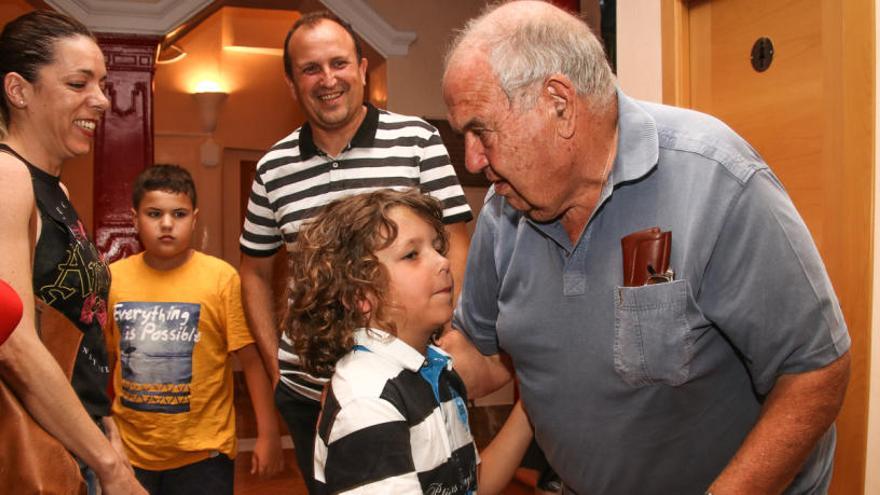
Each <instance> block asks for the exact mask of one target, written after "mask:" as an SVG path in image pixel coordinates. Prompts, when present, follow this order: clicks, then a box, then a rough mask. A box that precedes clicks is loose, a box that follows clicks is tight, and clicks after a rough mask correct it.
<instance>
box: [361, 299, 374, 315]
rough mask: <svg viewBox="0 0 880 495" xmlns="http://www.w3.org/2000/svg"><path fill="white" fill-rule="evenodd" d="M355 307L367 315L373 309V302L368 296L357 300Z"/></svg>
mask: <svg viewBox="0 0 880 495" xmlns="http://www.w3.org/2000/svg"><path fill="white" fill-rule="evenodd" d="M357 309H358V311H360V312H361V313H363V314H365V315H368V314H370V311H372V310H373V304H372V303H371V302H370V299H369V298H363V299H360V300H358V303H357Z"/></svg>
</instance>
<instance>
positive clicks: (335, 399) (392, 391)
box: [315, 329, 479, 495]
mask: <svg viewBox="0 0 880 495" xmlns="http://www.w3.org/2000/svg"><path fill="white" fill-rule="evenodd" d="M355 343H356V346H355V348H354V350H353V351H352V352H350V353H349V354H347V355H345V356H344V357H343V358H342V359H340V360H339V362H338V363H337V365H336V371H335V372H334V374H333V378H332V380H331V382H330V389H329V392H328V394H327V399H326V402H325V403H324V407H323V410H322V412H321V419H320V420H319V421H318V435H317V438H316V439H315V479H316V481H317V482H318V485H319V486H320V487H321V488H322V489H323V490H321V491H320V493H328V494H337V493H347V492H352V491H354V492H356V493H358V494H383V495H384V494H389V493H394V494H398V493H399V494H411V493H431V494H444V495H445V494H449V495H454V494H467V493H476V490H477V479H476V476H477V474H476V472H477V463H478V462H479V457H478V454H477V449H476V446H475V445H474V441H473V438H472V436H471V433H470V429H469V427H468V418H467V407H466V400H467V397H466V394H465V390H464V385H463V384H462V382H461V379H460V378H459V377H458V374H457V373H456V372H455V371H453V370H452V365H451V361H450V359H449V356H448V355H447V354H446V353H444V352H443V351H442V350H440V349H438V348H436V347H433V346H429V347H428V355H427V357H426V356H424V355H422V354H421V353H419V352H418V351H416V350H415V349H413V348H412V347H410V346H409V345H407V344H405V343H404V342H403V341H401V340H398V339H397V338H395V337H393V336H391V335H389V334H387V333H385V332H382V331H379V330H372V329H371V330H364V329H361V330H358V332H357V333H356V334H355Z"/></svg>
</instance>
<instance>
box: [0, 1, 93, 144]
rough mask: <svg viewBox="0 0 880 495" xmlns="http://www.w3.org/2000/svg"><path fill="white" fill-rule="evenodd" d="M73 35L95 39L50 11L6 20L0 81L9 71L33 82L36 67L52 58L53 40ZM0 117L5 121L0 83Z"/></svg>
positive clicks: (72, 21) (6, 113) (74, 22)
mask: <svg viewBox="0 0 880 495" xmlns="http://www.w3.org/2000/svg"><path fill="white" fill-rule="evenodd" d="M75 36H85V37H87V38H91V39H93V40H94V39H95V36H94V35H93V34H92V32H91V31H89V28H87V27H86V26H85V25H84V24H83V23H81V22H79V21H77V20H76V19H73V18H71V17H68V16H66V15H64V14H59V13H58V12H53V11H51V10H35V11H33V12H28V13H27V14H24V15H22V16H19V17H17V18H16V19H14V20H12V21H10V22H9V23H8V24H6V26H4V27H3V31H0V83H2V82H3V81H4V80H5V79H6V75H7V74H9V73H10V72H16V73H18V74H20V75H21V77H23V78H25V79H26V80H27V81H28V82H31V83H34V82H36V81H37V73H38V72H39V70H40V68H42V67H43V66H44V65H48V64H51V63H52V62H53V61H54V59H55V43H57V42H58V40H61V39H65V38H72V37H75ZM0 116H2V122H0V123H2V124H7V123H8V122H9V104H8V102H7V101H6V91H5V89H4V88H3V87H2V86H0ZM2 127H5V126H2Z"/></svg>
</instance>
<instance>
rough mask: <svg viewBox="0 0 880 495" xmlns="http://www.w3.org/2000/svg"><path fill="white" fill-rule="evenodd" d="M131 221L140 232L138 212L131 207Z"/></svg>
mask: <svg viewBox="0 0 880 495" xmlns="http://www.w3.org/2000/svg"><path fill="white" fill-rule="evenodd" d="M131 221H132V223H134V231H135V232H136V233H140V231H141V229H140V228H139V227H138V212H137V210H135V209H134V208H132V209H131Z"/></svg>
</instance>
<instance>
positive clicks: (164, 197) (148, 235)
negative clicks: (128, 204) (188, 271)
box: [134, 191, 199, 262]
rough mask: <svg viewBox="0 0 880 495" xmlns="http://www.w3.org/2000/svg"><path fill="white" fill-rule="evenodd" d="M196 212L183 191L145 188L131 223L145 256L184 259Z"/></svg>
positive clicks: (156, 258) (168, 259)
mask: <svg viewBox="0 0 880 495" xmlns="http://www.w3.org/2000/svg"><path fill="white" fill-rule="evenodd" d="M198 214H199V210H193V206H192V201H191V200H190V199H189V196H187V195H186V194H184V193H172V192H167V191H147V192H146V193H145V194H144V197H143V199H141V203H140V204H139V205H138V209H137V211H134V226H135V229H137V231H138V236H139V237H140V240H141V242H142V243H143V245H144V250H145V252H146V254H145V256H148V257H149V258H152V259H154V260H163V261H166V262H173V261H174V260H176V259H180V260H184V261H185V260H186V259H187V257H188V256H189V247H190V240H191V239H192V235H193V231H194V230H195V228H196V218H197V217H198Z"/></svg>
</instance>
